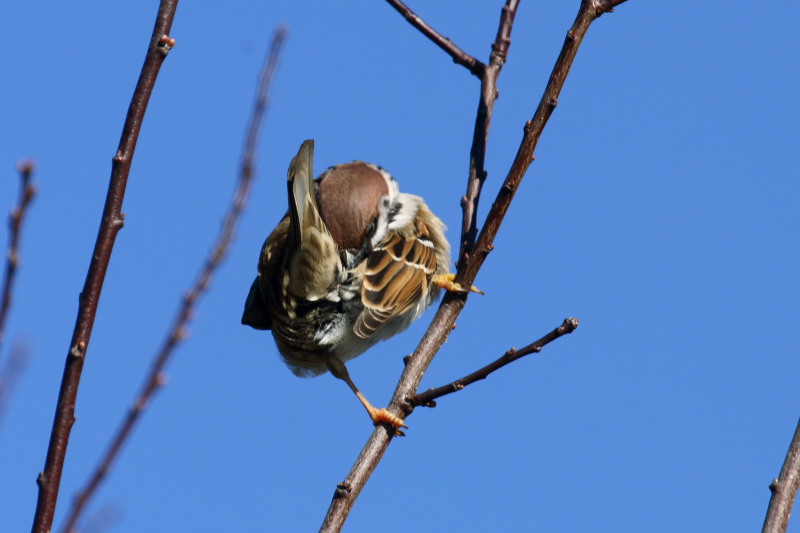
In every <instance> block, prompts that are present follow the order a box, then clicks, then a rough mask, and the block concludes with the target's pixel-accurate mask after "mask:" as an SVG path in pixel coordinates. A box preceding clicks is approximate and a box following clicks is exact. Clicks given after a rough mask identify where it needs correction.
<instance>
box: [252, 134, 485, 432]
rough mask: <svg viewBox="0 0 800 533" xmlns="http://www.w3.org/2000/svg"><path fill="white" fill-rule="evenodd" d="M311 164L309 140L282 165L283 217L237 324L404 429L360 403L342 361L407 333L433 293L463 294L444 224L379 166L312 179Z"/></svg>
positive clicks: (296, 369)
mask: <svg viewBox="0 0 800 533" xmlns="http://www.w3.org/2000/svg"><path fill="white" fill-rule="evenodd" d="M313 159H314V141H313V140H307V141H305V142H304V143H303V144H302V146H300V150H299V151H298V153H297V155H296V156H295V157H294V159H293V160H292V162H291V164H290V165H289V175H288V192H289V211H288V213H287V214H286V216H284V217H283V220H281V221H280V223H279V224H278V226H277V227H276V228H275V229H274V230H273V231H272V233H271V234H270V235H269V236H268V237H267V240H266V241H265V242H264V245H263V247H262V249H261V255H260V258H259V262H258V276H257V277H256V279H255V281H253V284H252V286H251V288H250V293H249V295H248V297H247V301H246V303H245V309H244V314H243V316H242V324H246V325H248V326H251V327H253V328H256V329H265V330H266V329H268V330H272V335H273V337H274V339H275V343H276V344H277V346H278V351H279V352H280V354H281V356H282V357H283V360H284V361H285V362H286V364H287V365H288V367H289V369H290V370H291V371H292V372H293V373H294V374H295V375H297V376H302V377H310V376H317V375H319V374H322V373H324V372H326V371H330V372H331V374H333V375H334V376H336V377H337V378H339V379H342V380H344V381H345V382H346V383H347V385H348V386H349V387H350V388H351V389H352V390H353V392H354V393H355V394H356V396H357V397H358V399H359V400H360V401H361V403H362V404H363V405H364V407H365V408H366V409H367V412H368V413H369V416H370V418H371V419H372V421H373V423H375V424H378V423H381V422H386V423H389V424H392V425H393V426H395V427H404V424H403V420H402V419H401V418H400V417H398V416H396V415H394V414H392V413H390V412H389V411H388V410H387V409H377V408H375V407H374V406H373V405H372V404H371V403H369V402H368V401H367V399H366V398H365V397H364V395H363V394H362V393H361V392H360V391H359V390H358V388H357V387H356V386H355V384H354V383H353V381H352V380H351V379H350V376H349V374H348V372H347V368H346V367H345V362H347V361H348V360H350V359H352V358H354V357H356V356H358V355H360V354H362V353H363V352H364V351H366V350H367V349H368V348H370V347H371V346H372V345H373V344H375V343H376V342H378V341H380V340H383V339H388V338H389V337H391V336H393V335H395V334H396V333H399V332H401V331H403V330H405V329H406V328H407V327H408V326H409V325H410V324H411V323H412V322H413V321H415V320H416V319H417V318H419V317H420V315H421V314H422V313H423V311H425V309H426V308H427V307H428V306H429V305H430V304H431V303H432V302H433V301H434V300H435V299H436V298H437V296H438V294H439V288H440V287H444V288H446V289H448V290H453V291H462V290H463V289H462V288H461V287H460V286H458V285H457V284H456V283H455V282H454V281H453V279H454V275H453V274H449V273H448V270H449V263H450V244H449V243H448V242H447V240H446V239H445V236H444V231H445V227H444V224H443V223H442V221H441V220H439V218H438V217H437V216H436V215H434V214H433V213H432V212H431V210H430V209H429V208H428V206H427V205H426V204H425V201H424V200H423V199H422V198H420V197H419V196H414V195H411V194H406V193H401V192H400V190H399V187H398V185H397V182H396V181H395V179H394V178H393V177H392V176H391V175H390V174H389V173H388V172H387V171H386V170H384V169H383V168H381V167H379V166H377V165H373V164H371V163H365V162H362V161H356V162H353V163H345V164H342V165H336V166H334V167H331V168H329V169H328V170H326V171H325V172H323V173H322V175H321V176H319V177H318V178H317V179H316V180H315V179H314V171H313ZM470 290H474V291H475V292H479V291H477V289H474V288H472V289H470Z"/></svg>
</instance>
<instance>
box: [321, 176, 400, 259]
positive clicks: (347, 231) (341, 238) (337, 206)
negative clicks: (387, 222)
mask: <svg viewBox="0 0 800 533" xmlns="http://www.w3.org/2000/svg"><path fill="white" fill-rule="evenodd" d="M388 195H389V186H388V184H387V183H386V179H385V178H384V177H383V175H381V173H380V172H378V171H377V170H375V169H374V168H373V167H371V166H369V165H367V164H366V163H363V162H360V161H357V162H354V163H346V164H344V165H338V166H336V167H333V168H331V169H330V170H328V171H327V172H326V173H325V174H323V176H322V177H321V181H320V184H319V187H318V189H317V206H318V207H319V212H320V215H321V216H322V220H323V221H325V225H326V226H327V227H328V231H330V234H331V236H332V237H333V239H334V241H336V244H337V245H338V246H339V248H340V249H342V248H351V249H353V248H360V247H361V245H362V244H363V243H364V239H365V238H366V236H367V230H368V229H369V227H370V225H371V224H372V223H373V222H374V221H375V219H376V218H377V217H378V215H379V214H380V205H381V198H383V197H385V196H388Z"/></svg>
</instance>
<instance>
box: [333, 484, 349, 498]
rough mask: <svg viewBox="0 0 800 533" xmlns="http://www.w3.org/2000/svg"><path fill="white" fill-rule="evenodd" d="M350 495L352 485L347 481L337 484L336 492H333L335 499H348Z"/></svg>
mask: <svg viewBox="0 0 800 533" xmlns="http://www.w3.org/2000/svg"><path fill="white" fill-rule="evenodd" d="M349 494H350V484H349V483H347V482H346V481H343V482H341V483H337V484H336V490H335V491H334V492H333V499H334V500H338V499H340V498H346V497H347V496H348V495H349Z"/></svg>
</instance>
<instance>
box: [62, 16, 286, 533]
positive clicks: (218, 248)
mask: <svg viewBox="0 0 800 533" xmlns="http://www.w3.org/2000/svg"><path fill="white" fill-rule="evenodd" d="M285 39H286V30H285V29H284V28H278V29H277V30H275V33H274V34H273V36H272V43H271V45H270V48H269V52H268V54H267V56H266V59H265V62H264V66H263V68H262V70H261V75H260V76H259V82H258V90H257V93H256V99H255V103H254V105H253V112H252V114H251V116H250V123H249V126H248V128H247V135H246V137H245V143H244V153H243V155H242V162H241V167H240V172H239V180H238V185H237V187H236V191H235V193H234V195H233V201H232V202H231V205H230V207H229V208H228V212H227V214H226V215H225V220H224V223H223V225H222V229H221V230H220V233H219V235H218V236H217V239H216V241H215V242H214V245H213V246H212V247H211V251H210V252H209V254H208V257H207V258H206V260H205V263H204V264H203V267H202V268H201V270H200V273H199V274H198V276H197V278H196V279H195V281H194V283H193V284H192V286H191V287H190V288H189V290H188V291H187V292H186V294H185V296H184V298H183V300H182V302H181V305H180V306H179V308H178V312H177V314H176V315H175V319H174V321H173V323H172V327H171V328H170V330H169V331H168V333H167V335H166V337H165V338H164V341H163V343H162V345H161V349H160V350H159V351H158V354H157V355H156V357H155V358H154V359H153V363H152V365H151V367H150V370H149V372H148V374H147V376H145V379H144V382H143V383H142V387H141V390H140V392H139V395H138V396H137V398H136V400H134V402H133V404H132V406H131V408H130V410H129V411H128V413H127V415H126V416H125V418H124V419H123V420H122V422H121V424H120V426H119V428H118V429H117V432H116V433H115V435H114V436H113V437H112V439H111V442H110V443H109V445H108V447H107V448H106V452H105V453H104V454H103V456H102V457H101V459H100V461H98V464H97V466H96V467H95V470H94V472H93V473H92V475H91V476H90V477H89V481H88V482H87V483H86V485H85V486H84V487H83V489H81V490H80V491H78V493H77V495H76V496H75V499H74V501H73V505H72V509H71V510H70V513H69V516H68V517H67V519H66V521H65V524H64V527H63V528H62V531H63V532H64V533H69V532H71V531H73V530H74V527H75V524H77V522H78V520H79V519H80V517H81V515H82V513H83V511H84V509H85V508H86V505H87V504H88V503H89V501H90V500H91V498H92V497H93V496H94V495H95V493H96V492H97V490H98V488H99V486H100V484H101V483H102V481H103V480H104V479H105V478H106V477H107V476H108V473H109V471H110V470H111V468H112V467H113V465H114V462H115V461H116V459H117V458H118V456H119V454H120V452H121V451H122V448H123V446H124V444H125V443H126V442H127V441H128V439H129V437H130V434H131V432H132V431H133V429H134V427H135V426H136V424H137V422H138V421H139V419H140V418H141V416H142V414H143V413H144V410H145V409H146V407H147V406H148V405H149V404H150V401H151V400H152V398H153V396H154V395H155V393H156V392H157V391H158V390H159V389H160V388H161V387H162V386H164V384H165V383H166V378H165V376H164V368H165V367H166V365H167V363H168V362H169V360H170V359H171V357H172V355H173V354H174V353H175V349H176V348H177V347H178V345H179V344H180V342H181V341H183V340H184V339H185V338H186V335H187V327H188V324H189V322H190V321H191V320H192V319H193V318H194V317H195V315H196V308H197V303H198V301H199V300H200V298H201V297H202V296H203V294H204V293H205V292H206V290H207V289H208V287H209V284H210V282H211V278H212V276H213V274H214V272H215V271H216V270H217V268H218V267H219V265H220V264H221V262H222V260H223V259H224V258H225V255H226V254H227V251H228V248H229V247H230V245H231V242H232V241H233V237H234V235H235V233H236V227H237V225H238V223H239V219H240V217H241V214H242V213H243V211H244V208H245V206H246V205H247V200H248V199H249V197H250V189H251V187H252V184H253V177H254V175H255V172H254V168H255V160H256V152H257V146H258V139H259V133H260V130H261V125H262V123H263V118H264V112H265V111H266V108H267V104H268V102H269V88H270V86H271V85H272V80H273V78H274V74H275V70H276V69H277V66H278V59H279V57H280V52H281V47H282V46H283V42H284V40H285Z"/></svg>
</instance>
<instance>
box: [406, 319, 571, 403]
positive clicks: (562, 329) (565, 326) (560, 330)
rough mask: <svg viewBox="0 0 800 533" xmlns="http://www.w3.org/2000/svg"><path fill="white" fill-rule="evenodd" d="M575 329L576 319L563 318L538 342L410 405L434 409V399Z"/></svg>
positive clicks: (510, 353)
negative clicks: (560, 322)
mask: <svg viewBox="0 0 800 533" xmlns="http://www.w3.org/2000/svg"><path fill="white" fill-rule="evenodd" d="M577 327H578V319H577V318H573V317H570V318H565V319H564V322H563V323H562V324H561V325H560V326H558V327H557V328H556V329H554V330H553V331H551V332H550V333H548V334H547V335H545V336H544V337H542V338H541V339H539V340H538V341H536V342H533V343H531V344H529V345H527V346H525V347H524V348H520V349H519V350H517V349H515V348H511V349H510V350H508V351H507V352H506V353H504V354H503V355H502V356H501V357H500V358H498V359H496V360H495V361H493V362H491V363H489V364H488V365H486V366H484V367H483V368H480V369H478V370H476V371H475V372H473V373H471V374H468V375H466V376H464V377H463V378H461V379H457V380H455V381H453V382H452V383H448V384H447V385H443V386H441V387H436V388H433V389H428V390H426V391H425V392H422V393H419V394H416V395H415V396H414V397H413V398H412V399H411V405H413V406H414V407H417V406H425V407H436V402H435V401H434V400H435V399H436V398H440V397H442V396H446V395H448V394H451V393H453V392H458V391H460V390H461V389H463V388H464V387H466V386H467V385H471V384H473V383H475V382H476V381H480V380H482V379H486V378H487V377H489V374H491V373H492V372H494V371H495V370H499V369H500V368H502V367H504V366H506V365H507V364H509V363H513V362H514V361H516V360H517V359H520V358H522V357H525V356H526V355H529V354H532V353H539V352H541V351H542V348H544V347H545V346H546V345H547V344H549V343H551V342H553V341H554V340H556V339H557V338H559V337H562V336H564V335H568V334H570V333H572V332H573V331H575V330H576V329H577Z"/></svg>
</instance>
